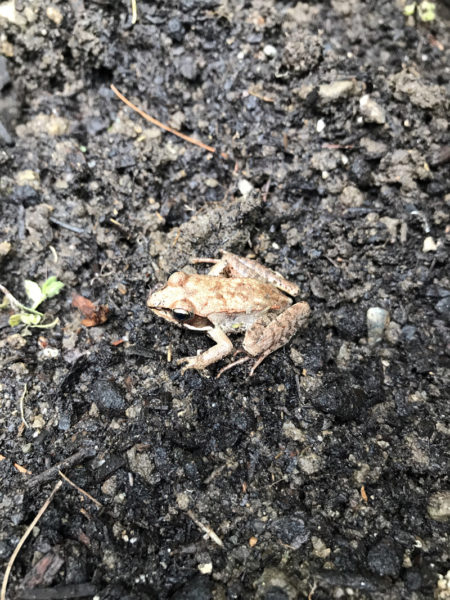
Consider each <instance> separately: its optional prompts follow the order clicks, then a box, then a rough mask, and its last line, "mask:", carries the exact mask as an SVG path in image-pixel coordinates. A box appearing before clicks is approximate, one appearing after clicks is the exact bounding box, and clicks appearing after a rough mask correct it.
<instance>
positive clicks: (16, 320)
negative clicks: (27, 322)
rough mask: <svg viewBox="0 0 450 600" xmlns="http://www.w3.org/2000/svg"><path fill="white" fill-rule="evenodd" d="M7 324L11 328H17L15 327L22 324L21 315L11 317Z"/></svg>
mask: <svg viewBox="0 0 450 600" xmlns="http://www.w3.org/2000/svg"><path fill="white" fill-rule="evenodd" d="M8 323H9V325H10V326H11V327H17V325H20V324H21V323H22V315H21V314H16V315H11V316H10V317H9V321H8Z"/></svg>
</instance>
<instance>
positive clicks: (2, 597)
mask: <svg viewBox="0 0 450 600" xmlns="http://www.w3.org/2000/svg"><path fill="white" fill-rule="evenodd" d="M61 486H62V481H58V482H57V483H56V485H55V486H54V488H53V490H52V491H51V493H50V496H49V497H48V498H47V500H46V501H45V502H44V504H43V505H42V506H41V508H40V510H39V512H38V514H37V515H36V516H35V517H34V519H33V520H32V521H31V523H30V524H29V525H28V527H27V529H26V531H25V533H24V534H23V536H22V537H21V538H20V540H19V543H18V544H17V546H16V547H15V548H14V552H13V553H12V554H11V558H10V559H9V561H8V564H7V565H6V570H5V576H4V577H3V583H2V590H1V592H0V600H5V598H6V588H7V587H8V579H9V575H10V573H11V569H12V566H13V564H14V561H15V560H16V558H17V555H18V554H19V552H20V549H21V548H22V546H23V545H24V544H25V542H26V540H27V538H28V536H29V535H30V533H31V532H32V531H33V529H34V527H35V525H36V523H37V522H38V521H39V519H40V518H41V517H42V515H43V514H44V513H45V511H46V510H47V508H48V505H49V504H50V502H51V501H52V500H53V496H54V495H55V494H56V492H57V491H58V490H59V488H60V487H61Z"/></svg>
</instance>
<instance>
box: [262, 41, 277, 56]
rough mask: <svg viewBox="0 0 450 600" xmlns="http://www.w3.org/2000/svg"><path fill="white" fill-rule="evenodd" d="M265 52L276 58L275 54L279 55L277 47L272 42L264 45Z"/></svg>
mask: <svg viewBox="0 0 450 600" xmlns="http://www.w3.org/2000/svg"><path fill="white" fill-rule="evenodd" d="M263 52H264V54H265V55H266V56H267V58H275V56H276V55H277V49H276V48H275V46H272V45H271V44H266V45H265V46H264V49H263Z"/></svg>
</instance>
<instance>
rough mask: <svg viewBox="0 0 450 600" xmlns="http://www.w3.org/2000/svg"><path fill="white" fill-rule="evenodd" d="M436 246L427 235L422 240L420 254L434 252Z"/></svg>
mask: <svg viewBox="0 0 450 600" xmlns="http://www.w3.org/2000/svg"><path fill="white" fill-rule="evenodd" d="M436 250H437V244H436V242H435V241H434V239H433V238H432V237H431V235H429V236H428V237H426V238H425V239H424V240H423V247H422V252H436Z"/></svg>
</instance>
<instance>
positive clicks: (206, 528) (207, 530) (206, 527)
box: [186, 510, 223, 548]
mask: <svg viewBox="0 0 450 600" xmlns="http://www.w3.org/2000/svg"><path fill="white" fill-rule="evenodd" d="M186 514H187V516H188V517H190V518H191V519H192V520H193V521H194V523H195V524H196V525H197V527H198V528H199V529H201V531H203V532H204V533H206V535H207V536H208V537H209V538H211V540H212V541H213V542H215V543H216V544H217V545H218V546H220V547H221V548H223V542H222V540H221V539H220V537H219V536H218V535H217V533H215V532H214V531H213V530H212V529H211V527H210V526H209V525H204V524H203V523H202V522H201V521H199V520H198V519H197V517H196V516H195V515H194V513H193V512H192V510H187V511H186Z"/></svg>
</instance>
